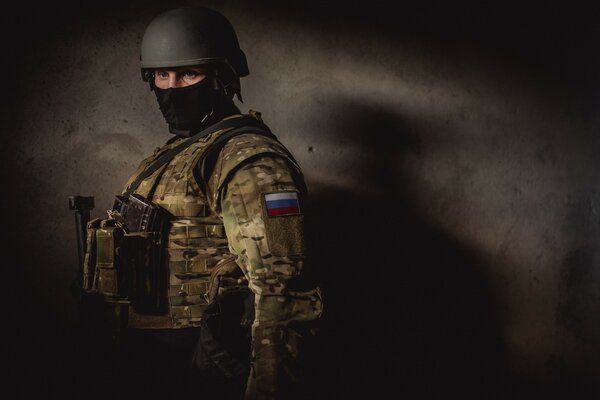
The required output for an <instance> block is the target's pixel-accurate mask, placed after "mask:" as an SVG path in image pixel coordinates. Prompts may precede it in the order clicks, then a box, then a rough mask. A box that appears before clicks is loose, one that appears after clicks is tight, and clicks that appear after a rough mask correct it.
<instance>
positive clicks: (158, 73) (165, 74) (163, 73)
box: [154, 71, 169, 79]
mask: <svg viewBox="0 0 600 400" xmlns="http://www.w3.org/2000/svg"><path fill="white" fill-rule="evenodd" d="M154 74H155V75H156V76H157V77H158V78H160V79H168V78H169V73H168V72H167V71H156V72H155V73H154Z"/></svg>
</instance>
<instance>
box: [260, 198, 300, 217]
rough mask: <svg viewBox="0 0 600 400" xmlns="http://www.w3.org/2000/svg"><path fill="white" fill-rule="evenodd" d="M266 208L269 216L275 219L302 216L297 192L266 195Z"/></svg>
mask: <svg viewBox="0 0 600 400" xmlns="http://www.w3.org/2000/svg"><path fill="white" fill-rule="evenodd" d="M265 207H266V208H267V215H268V216H269V217H275V216H279V215H291V214H300V204H299V203H298V193H297V192H278V193H266V194H265Z"/></svg>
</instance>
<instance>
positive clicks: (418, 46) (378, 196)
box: [1, 1, 600, 398]
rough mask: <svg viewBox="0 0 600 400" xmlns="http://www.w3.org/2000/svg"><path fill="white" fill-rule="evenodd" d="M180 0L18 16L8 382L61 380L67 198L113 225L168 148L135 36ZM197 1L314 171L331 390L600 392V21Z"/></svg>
mask: <svg viewBox="0 0 600 400" xmlns="http://www.w3.org/2000/svg"><path fill="white" fill-rule="evenodd" d="M176 4H180V3H173V2H166V1H163V2H161V1H153V2H134V3H130V4H127V5H123V4H119V3H117V2H110V1H109V2H108V3H106V2H103V3H102V4H97V5H94V6H88V7H87V8H85V9H84V8H81V7H77V6H71V7H61V6H60V4H54V3H53V5H52V6H47V7H46V8H42V9H40V8H37V9H34V10H30V9H27V8H26V7H25V6H20V7H18V9H17V12H16V14H12V15H5V17H8V20H7V21H6V22H7V23H8V22H12V24H4V27H5V28H4V29H5V31H6V32H5V34H4V35H3V36H4V37H5V38H6V39H7V41H8V42H10V43H9V44H12V46H11V45H9V46H8V50H7V51H8V52H9V53H8V54H9V57H8V58H7V59H8V60H14V62H12V61H9V62H7V63H5V65H4V67H3V68H4V70H5V73H4V76H5V77H6V78H7V79H6V80H5V83H6V86H5V87H4V88H5V90H6V91H5V92H4V93H3V95H4V99H3V100H4V102H5V105H4V107H3V111H2V118H3V120H2V128H3V134H2V142H1V143H2V174H3V181H4V182H6V184H5V186H4V187H5V188H7V189H5V190H6V192H5V193H7V195H5V196H3V197H4V200H5V202H7V204H5V211H6V213H7V214H8V216H6V219H5V220H6V221H7V222H9V224H10V225H9V229H7V231H5V232H8V236H9V238H10V240H8V241H5V244H6V243H8V245H9V246H8V248H7V249H6V253H7V254H12V255H14V257H12V258H11V259H12V261H10V262H7V261H5V262H3V265H4V267H5V268H7V269H9V270H11V271H13V272H14V273H15V276H14V278H11V280H12V281H14V282H16V285H14V287H13V288H12V289H13V290H12V291H11V294H10V299H9V300H7V301H8V302H9V305H8V308H9V309H11V310H12V311H11V313H9V316H10V318H11V319H12V321H17V322H16V328H15V329H14V333H16V334H17V336H16V339H18V340H17V341H16V342H14V343H16V344H17V345H15V346H12V348H13V349H14V350H15V351H14V353H13V352H11V354H12V355H13V356H15V357H16V358H17V359H18V360H20V361H21V362H23V363H22V364H20V365H25V366H26V369H25V370H22V369H16V368H15V369H13V373H14V374H15V376H22V374H34V376H39V375H40V374H41V375H42V376H44V377H45V378H44V379H43V384H44V385H46V386H47V387H53V388H58V389H61V390H68V389H67V388H68V379H66V380H65V379H64V377H65V376H66V377H68V376H69V373H70V372H71V371H72V370H73V366H72V365H70V364H69V363H70V362H71V358H70V356H71V354H70V351H71V347H70V345H69V344H70V343H71V342H72V336H73V330H72V328H73V325H74V319H75V317H74V315H75V307H74V304H73V301H72V298H71V297H70V294H69V291H68V288H69V284H70V282H71V280H72V278H73V277H74V274H75V271H76V250H75V233H74V221H73V218H74V217H73V215H72V214H71V211H69V210H68V207H67V197H68V196H69V195H74V194H82V195H93V196H95V197H96V205H97V207H96V210H94V212H93V216H101V215H102V212H103V210H106V209H108V208H109V207H110V206H111V204H112V198H113V195H114V194H115V193H116V192H118V191H119V190H120V188H121V186H122V184H123V183H124V181H125V179H126V178H127V177H128V176H129V174H130V173H131V172H132V171H133V169H134V168H135V167H136V165H137V163H138V162H139V161H140V160H141V159H142V158H143V157H144V156H145V155H147V154H148V153H149V152H151V151H152V150H153V149H154V148H155V147H157V146H159V145H161V144H162V143H163V142H164V141H166V140H167V139H169V137H170V135H169V133H168V132H167V130H166V126H165V123H164V121H163V119H162V116H161V115H160V112H159V110H158V107H157V104H156V101H155V99H154V97H153V95H152V94H151V93H150V92H149V91H148V89H147V87H146V85H145V84H144V83H143V82H142V81H141V79H140V77H139V69H138V62H139V50H138V49H139V45H140V41H141V36H142V34H143V30H144V28H145V26H146V24H147V23H148V22H149V21H150V20H151V18H152V17H153V16H154V15H156V14H157V13H159V12H160V11H163V10H165V9H168V8H171V7H174V6H175V5H176ZM181 4H183V3H181ZM202 4H206V5H209V6H214V8H216V9H218V10H220V11H222V12H224V13H225V14H226V15H227V16H228V17H229V18H230V20H231V21H232V23H233V24H234V26H235V27H236V30H237V32H238V36H239V39H240V43H241V46H242V48H243V49H244V50H245V52H246V54H247V57H248V62H249V66H250V71H251V74H250V76H249V77H247V78H244V79H243V80H242V91H243V97H244V103H243V104H240V107H241V109H242V111H244V112H245V111H247V110H248V109H256V110H259V111H261V112H262V113H263V117H264V119H265V121H266V122H267V123H268V124H269V125H270V126H271V128H272V129H273V131H274V132H275V133H276V134H277V135H278V137H279V138H280V140H281V141H282V142H283V143H285V144H286V145H287V146H288V147H289V148H290V149H291V151H292V152H293V153H294V154H295V156H296V158H297V160H298V161H299V163H300V164H301V165H302V167H303V169H304V172H305V175H306V180H307V183H308V186H309V189H310V191H311V204H310V205H309V206H310V218H311V232H312V241H311V243H312V246H311V259H312V264H311V265H312V266H314V267H315V269H317V270H318V272H319V276H320V279H321V282H322V287H323V289H324V292H325V295H326V301H327V303H326V304H327V309H326V311H327V318H326V320H325V329H324V334H323V338H324V341H325V343H326V345H325V346H324V350H323V354H322V356H321V361H320V365H321V367H322V369H321V370H320V371H321V372H322V376H323V382H324V384H327V385H328V387H327V389H326V391H327V393H328V394H329V395H330V397H331V398H346V397H347V396H348V395H350V394H357V393H364V394H369V395H376V394H378V393H385V392H386V391H387V390H390V389H392V390H399V391H401V392H405V391H408V390H411V391H412V390H413V389H415V390H419V391H420V393H423V394H426V393H441V392H444V393H446V392H447V391H450V392H454V391H456V393H462V394H465V393H466V394H468V393H471V392H472V393H476V392H477V391H481V390H484V391H485V393H486V394H487V395H491V394H493V393H497V394H498V395H499V396H500V394H502V395H504V394H507V393H514V392H518V393H536V394H539V393H544V394H546V395H549V394H555V393H562V392H564V393H568V394H569V395H571V396H574V395H575V394H581V393H583V392H586V391H587V392H589V391H590V390H598V387H597V386H598V384H597V381H598V377H599V376H600V375H599V373H600V318H599V316H600V289H599V284H600V219H599V218H600V217H599V213H600V173H599V172H598V171H599V169H600V158H599V157H598V153H599V150H600V139H599V137H600V136H599V134H600V117H599V115H600V114H599V113H598V107H599V106H600V96H599V89H600V84H599V83H600V82H599V79H598V78H599V74H598V67H600V63H599V62H598V61H599V58H598V54H597V49H598V45H599V40H598V39H599V36H598V28H597V24H595V23H592V21H593V20H592V18H591V15H592V14H591V13H588V12H586V10H584V9H581V8H577V7H574V6H573V7H572V8H570V9H561V8H558V7H557V8H553V9H550V8H533V7H532V8H531V9H526V8H523V7H521V8H516V7H515V6H512V5H511V4H507V3H500V2H499V3H497V4H496V5H488V6H486V7H483V6H479V7H476V8H472V7H470V8H467V7H466V6H465V7H462V6H456V3H454V4H453V5H452V6H441V5H435V4H431V3H430V4H428V5H423V6H415V5H410V6H408V5H400V9H399V10H396V11H395V10H393V9H392V8H391V7H389V6H383V5H378V4H375V5H370V4H357V3H353V2H347V3H343V4H339V5H333V4H320V3H319V2H308V3H303V4H304V5H295V4H294V3H290V4H280V3H279V2H266V1H262V2H252V3H249V2H232V1H230V2H204V3H202ZM32 30H33V31H34V32H35V34H34V35H32V36H28V35H26V34H25V32H31V31H32ZM9 77H10V78H9ZM7 304H8V303H7ZM11 330H12V328H11ZM51 371H52V373H50V372H51ZM19 374H21V375H19ZM477 393H478V392H477Z"/></svg>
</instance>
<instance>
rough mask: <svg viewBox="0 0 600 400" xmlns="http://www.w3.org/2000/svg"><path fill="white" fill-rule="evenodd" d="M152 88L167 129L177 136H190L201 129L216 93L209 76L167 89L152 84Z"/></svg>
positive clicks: (211, 107)
mask: <svg viewBox="0 0 600 400" xmlns="http://www.w3.org/2000/svg"><path fill="white" fill-rule="evenodd" d="M152 89H153V90H154V94H155V95H156V100H157V101H158V105H159V107H160V111H162V114H163V116H164V117H165V121H167V124H168V125H169V131H171V133H174V134H176V135H178V136H190V135H191V134H193V133H196V132H198V131H199V130H200V129H202V122H203V121H204V120H205V119H206V117H208V115H209V114H210V113H211V111H212V109H213V103H214V101H215V97H216V93H217V92H216V91H215V88H214V82H213V80H212V79H210V78H205V79H203V80H201V81H200V82H197V83H195V84H193V85H190V86H184V87H178V88H169V89H160V88H158V87H156V86H155V85H154V84H152Z"/></svg>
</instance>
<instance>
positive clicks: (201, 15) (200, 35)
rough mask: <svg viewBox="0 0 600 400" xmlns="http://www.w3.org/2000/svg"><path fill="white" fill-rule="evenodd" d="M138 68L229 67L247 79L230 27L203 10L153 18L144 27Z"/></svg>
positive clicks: (181, 10) (221, 17)
mask: <svg viewBox="0 0 600 400" xmlns="http://www.w3.org/2000/svg"><path fill="white" fill-rule="evenodd" d="M140 60H141V68H142V76H145V74H144V71H145V70H148V69H155V68H168V67H183V66H195V65H210V64H217V65H216V66H222V65H223V64H226V65H228V66H229V67H230V68H231V69H232V70H233V72H235V74H236V75H237V76H238V77H243V76H247V75H248V74H249V71H248V63H247V61H246V55H245V54H244V52H243V51H242V49H241V48H240V45H239V42H238V39H237V35H236V33H235V30H234V29H233V26H232V25H231V23H230V22H229V20H227V18H225V16H224V15H222V14H220V13H219V12H217V11H214V10H211V9H209V8H206V7H194V6H191V7H181V8H176V9H174V10H170V11H167V12H164V13H162V14H160V15H158V16H157V17H155V18H154V19H153V20H152V21H151V22H150V24H149V25H148V26H147V27H146V30H145V32H144V36H143V38H142V46H141V57H140Z"/></svg>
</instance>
